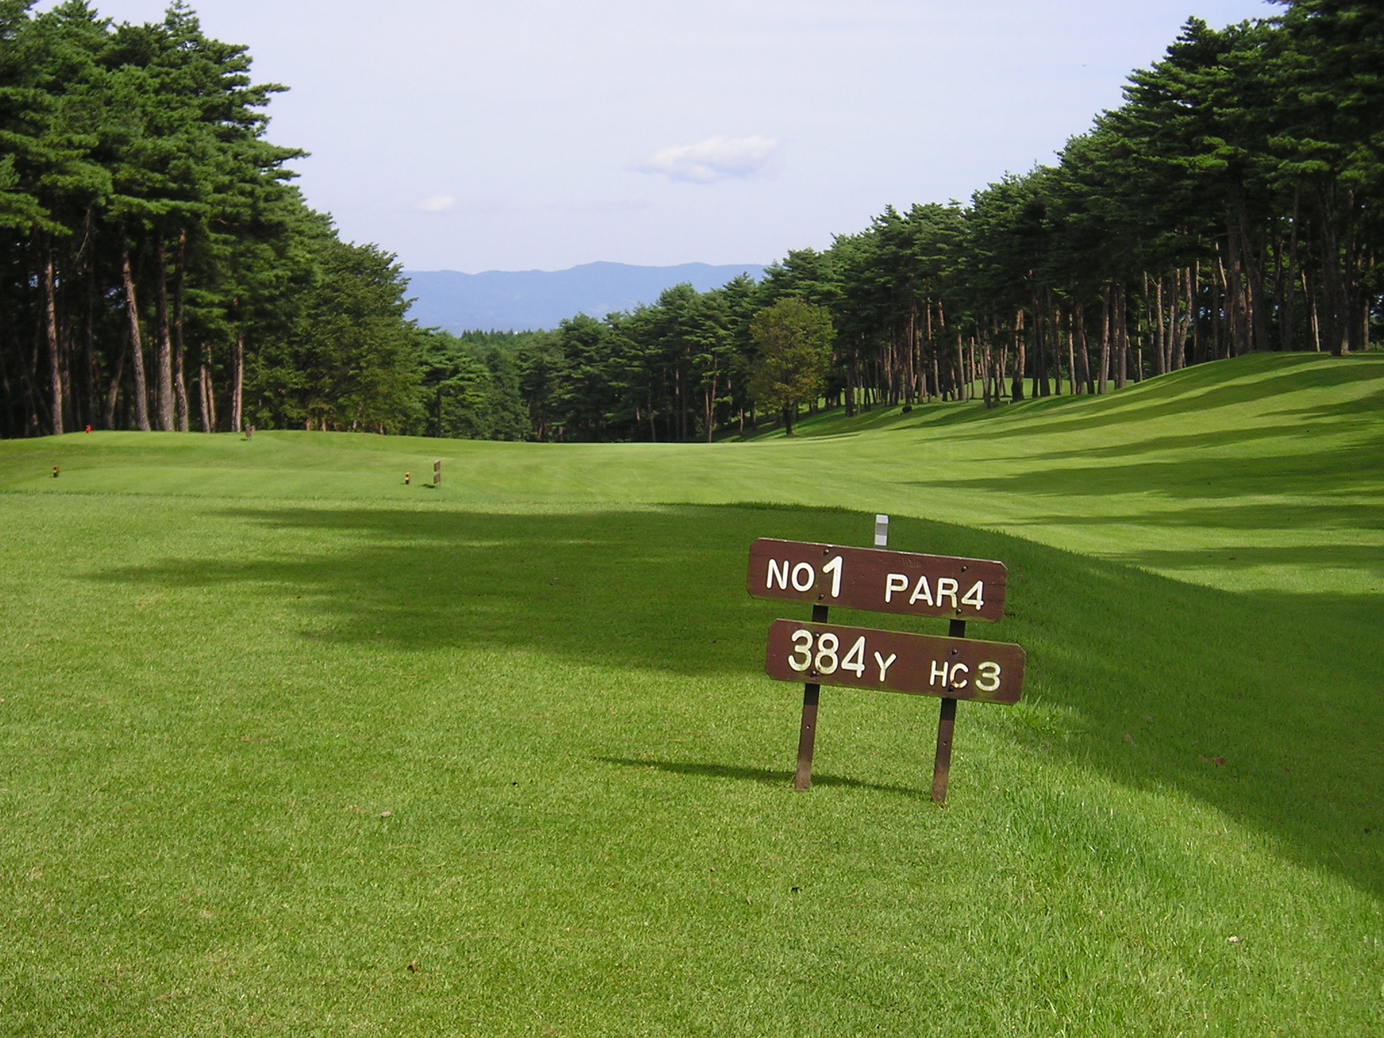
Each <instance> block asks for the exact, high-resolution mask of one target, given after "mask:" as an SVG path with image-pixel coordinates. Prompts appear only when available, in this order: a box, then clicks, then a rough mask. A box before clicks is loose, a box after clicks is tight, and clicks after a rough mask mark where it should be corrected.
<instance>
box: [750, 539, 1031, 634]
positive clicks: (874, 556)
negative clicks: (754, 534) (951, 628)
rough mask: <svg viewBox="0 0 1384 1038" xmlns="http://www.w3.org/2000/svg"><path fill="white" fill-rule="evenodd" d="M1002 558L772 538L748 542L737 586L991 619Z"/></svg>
mask: <svg viewBox="0 0 1384 1038" xmlns="http://www.w3.org/2000/svg"><path fill="white" fill-rule="evenodd" d="M1006 572H1007V571H1006V570H1005V568H1004V563H1002V562H991V561H989V560H986V559H962V558H954V557H952V556H948V555H917V554H914V553H913V552H906V551H886V550H883V549H880V548H849V547H843V546H841V545H839V544H814V543H811V542H808V541H780V540H775V539H773V538H769V537H761V538H760V539H759V540H757V541H755V542H754V544H752V545H751V546H750V568H749V573H748V575H747V576H746V578H745V589H746V590H747V591H749V593H750V594H751V595H753V596H755V597H756V598H776V599H783V600H785V601H789V602H810V603H811V604H813V605H822V606H843V607H845V608H847V609H867V610H870V611H871V612H877V613H904V614H908V615H911V616H946V617H951V618H952V619H955V620H991V621H993V620H998V619H999V618H1000V617H1001V616H1002V615H1003V614H1004V585H1005V577H1006Z"/></svg>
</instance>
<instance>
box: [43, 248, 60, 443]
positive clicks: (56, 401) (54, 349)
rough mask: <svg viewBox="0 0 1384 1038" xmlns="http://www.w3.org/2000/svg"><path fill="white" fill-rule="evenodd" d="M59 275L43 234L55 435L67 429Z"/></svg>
mask: <svg viewBox="0 0 1384 1038" xmlns="http://www.w3.org/2000/svg"><path fill="white" fill-rule="evenodd" d="M56 280H57V275H56V273H55V271H54V267H53V244H52V242H51V241H49V239H48V236H47V235H44V236H43V325H44V328H43V330H44V336H45V338H46V339H47V341H48V380H49V389H50V390H51V391H52V394H53V403H52V408H53V413H52V428H53V435H55V436H61V435H62V433H63V432H64V431H65V430H64V428H63V420H62V410H63V408H62V405H63V377H62V374H63V363H62V347H61V343H60V340H59V337H58V300H57V289H56V285H55V282H56Z"/></svg>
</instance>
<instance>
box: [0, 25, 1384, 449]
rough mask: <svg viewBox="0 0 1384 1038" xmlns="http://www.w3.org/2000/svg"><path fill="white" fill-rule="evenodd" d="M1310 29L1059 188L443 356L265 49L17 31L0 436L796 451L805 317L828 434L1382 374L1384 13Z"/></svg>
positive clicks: (0, 113)
mask: <svg viewBox="0 0 1384 1038" xmlns="http://www.w3.org/2000/svg"><path fill="white" fill-rule="evenodd" d="M1280 2H1281V3H1283V8H1284V9H1283V12H1282V14H1281V15H1279V16H1277V17H1275V18H1274V19H1270V20H1266V21H1254V22H1244V23H1241V24H1238V25H1232V26H1228V27H1226V28H1224V29H1219V30H1217V29H1212V28H1211V27H1209V26H1208V25H1206V24H1205V23H1204V22H1202V21H1200V20H1198V19H1190V20H1189V21H1188V22H1187V23H1186V25H1185V26H1184V28H1183V30H1182V32H1181V34H1180V35H1179V37H1178V38H1177V40H1176V41H1174V42H1173V43H1172V45H1171V46H1170V47H1169V48H1168V50H1167V52H1166V55H1165V57H1164V59H1163V60H1161V61H1160V62H1158V63H1157V64H1155V65H1154V66H1153V67H1151V68H1148V69H1141V70H1137V71H1135V72H1134V73H1132V74H1131V75H1130V77H1129V80H1128V83H1127V85H1126V89H1125V101H1124V104H1123V105H1122V106H1121V107H1120V108H1118V109H1116V110H1114V111H1109V112H1103V113H1101V114H1100V115H1099V116H1098V117H1097V118H1096V119H1095V120H1094V123H1093V125H1092V128H1091V129H1090V130H1089V131H1088V132H1087V133H1085V134H1083V135H1081V136H1079V137H1075V138H1073V139H1072V140H1070V141H1068V142H1067V144H1066V146H1065V147H1064V148H1063V149H1062V151H1061V152H1060V154H1059V156H1058V161H1057V162H1056V164H1054V165H1039V166H1036V167H1035V168H1034V169H1032V170H1031V171H1029V172H1028V173H1026V174H1023V175H1007V176H1005V177H1004V178H1003V179H1001V180H1000V181H999V182H997V183H993V184H990V185H988V186H986V187H984V188H983V189H980V190H977V191H976V192H975V193H974V194H973V195H972V196H971V198H970V200H969V202H968V203H966V204H961V203H958V202H949V203H946V204H939V203H930V204H917V205H914V206H912V207H911V208H910V209H908V210H907V211H906V212H900V211H898V210H896V209H894V208H893V207H889V208H886V209H885V210H884V212H883V213H881V214H880V215H879V216H877V217H875V218H874V219H873V220H872V221H871V224H870V226H869V227H867V228H865V229H863V230H861V231H859V232H857V233H853V234H842V235H839V236H838V237H836V239H835V240H834V243H833V245H832V246H831V247H830V248H829V249H825V250H820V251H819V250H813V249H802V250H796V251H792V252H789V253H788V254H787V256H786V257H785V258H784V259H783V260H782V261H780V262H778V263H776V264H774V265H772V266H771V267H770V268H769V269H768V271H767V273H766V276H765V278H764V279H763V281H762V282H760V283H758V284H756V283H755V282H753V281H751V280H750V279H748V278H738V279H736V280H734V281H732V282H730V283H728V284H727V285H725V286H723V287H722V288H720V289H716V290H714V291H711V292H705V293H698V292H696V291H694V290H693V289H691V288H690V287H689V286H686V285H682V286H678V287H676V288H674V289H670V290H668V291H667V292H665V293H664V294H663V296H662V297H660V299H659V300H658V301H657V302H656V303H654V304H652V305H650V306H646V307H640V308H638V309H636V310H634V311H632V312H628V313H617V314H611V315H609V316H607V317H606V318H604V319H601V320H597V319H595V318H592V317H588V316H585V315H577V316H574V317H573V318H570V319H569V320H567V321H564V322H563V323H562V325H561V326H560V327H559V328H557V329H555V330H553V331H550V332H543V333H532V334H523V335H494V334H492V335H484V334H474V335H468V336H463V337H461V338H460V339H458V338H455V337H452V336H448V335H445V334H443V333H440V332H437V331H423V330H420V329H418V328H416V327H414V326H413V324H412V323H411V322H410V321H409V320H408V319H407V317H406V309H407V301H406V291H407V284H406V281H405V279H404V278H403V275H402V272H401V271H400V269H399V268H398V266H397V264H396V263H395V262H394V258H393V257H392V256H391V255H389V254H387V253H384V252H382V251H380V250H379V249H378V248H376V247H374V246H359V245H353V244H348V243H344V242H342V241H340V240H339V238H338V236H337V234H336V232H335V230H334V228H333V226H332V223H331V220H330V218H329V217H326V216H324V215H322V214H318V213H315V212H313V211H312V210H311V209H310V208H309V207H308V206H307V205H306V204H305V203H304V201H303V199H302V197H301V196H300V194H299V193H298V191H297V190H296V189H295V188H294V187H293V185H292V183H291V179H292V175H291V172H290V171H289V169H288V164H289V163H290V162H291V161H292V160H293V159H294V158H296V157H297V156H298V155H299V154H301V153H300V152H297V151H295V150H293V149H291V148H283V147H278V146H275V145H273V144H271V143H269V141H268V140H267V139H266V128H267V124H268V119H267V115H266V108H267V106H268V104H269V102H270V100H271V99H272V97H273V95H274V93H275V92H277V91H279V90H282V89H283V88H282V87H279V86H276V85H266V84H255V83H254V82H253V81H252V79H251V78H250V58H249V54H248V51H247V49H246V48H245V47H243V46H239V45H230V44H225V43H221V42H218V41H216V40H212V39H209V38H208V37H206V36H205V35H204V34H203V33H202V31H201V28H200V25H199V23H198V20H197V18H196V16H195V14H194V13H193V12H192V10H191V9H190V8H189V7H188V6H187V5H186V4H185V3H183V2H182V0H176V2H175V3H173V5H172V6H171V7H170V8H169V9H168V12H167V15H166V17H165V18H164V20H163V21H162V22H160V23H157V24H151V25H128V24H120V25H115V24H112V23H111V22H110V21H109V20H107V19H103V18H101V17H100V16H99V15H98V14H97V13H96V11H95V10H94V9H93V8H92V7H91V6H90V5H88V4H87V3H86V2H85V0H68V2H66V3H63V4H61V5H60V6H58V7H56V8H54V9H52V10H51V11H48V12H45V13H42V14H35V13H33V12H32V11H31V7H32V0H0V392H2V393H3V397H0V435H5V436H20V435H36V434H44V433H52V432H63V431H68V430H72V429H77V428H81V427H83V426H85V425H91V426H94V427H98V428H112V429H114V428H134V429H166V430H187V429H194V428H195V429H201V430H205V431H214V430H225V429H240V428H242V427H243V426H244V425H248V424H255V423H258V424H259V425H261V426H273V425H277V426H297V427H300V428H309V429H356V430H369V431H379V432H411V433H420V434H425V435H434V436H476V437H486V438H497V439H520V438H536V439H568V440H612V439H620V440H628V439H647V440H692V439H702V438H706V439H709V438H711V437H712V436H714V435H715V434H716V433H718V432H720V431H724V430H726V429H728V428H739V429H743V428H746V427H750V426H753V425H755V424H756V423H758V422H759V421H761V420H762V419H763V418H764V417H765V416H766V415H765V412H768V417H771V418H774V419H778V418H779V417H783V418H784V419H786V420H790V421H791V417H792V415H791V414H784V413H783V412H782V405H783V400H784V399H787V398H784V397H782V396H781V395H774V397H773V400H772V401H771V400H770V395H771V394H770V393H769V391H768V390H766V389H765V386H766V385H767V384H768V383H766V381H765V378H764V369H765V363H766V358H765V357H764V355H763V353H762V343H761V342H759V341H758V340H757V339H756V337H755V336H754V335H753V334H752V326H753V323H754V319H755V316H756V315H757V314H760V313H761V312H763V311H765V310H766V309H767V308H769V307H771V306H773V305H774V304H776V303H777V302H779V301H780V300H783V299H785V298H795V299H798V300H802V301H803V302H805V303H807V304H809V305H810V306H812V307H814V308H816V309H817V310H820V311H822V312H823V313H824V314H825V315H827V316H829V326H830V330H831V332H830V334H831V347H830V349H829V350H828V351H827V355H826V356H825V357H824V358H821V361H820V363H821V368H822V370H821V371H820V376H821V382H820V386H821V391H820V393H819V394H817V395H814V397H813V399H812V400H810V401H806V403H807V404H808V405H809V406H815V405H816V404H817V403H818V402H820V403H825V404H827V405H842V406H844V407H845V409H846V410H847V412H848V413H854V412H856V411H857V410H860V409H866V408H870V407H872V406H876V405H889V406H895V405H900V404H902V405H904V406H909V405H912V404H914V403H918V402H922V401H926V400H929V399H936V398H944V399H970V398H972V397H982V398H984V400H985V401H986V402H987V403H994V402H998V401H1000V400H1005V399H1010V400H1018V399H1022V398H1024V397H1026V396H1045V395H1049V394H1053V393H1063V392H1067V393H1099V392H1105V391H1106V390H1107V389H1108V388H1111V387H1113V388H1119V387H1121V386H1123V385H1125V384H1126V383H1127V382H1130V381H1138V380H1140V379H1142V378H1144V377H1147V376H1150V375H1155V374H1161V373H1164V372H1168V371H1173V370H1177V369H1179V368H1181V367H1184V366H1185V365H1188V364H1194V363H1198V362H1201V361H1205V360H1210V359H1215V358H1221V357H1228V356H1235V355H1239V354H1243V353H1246V352H1249V351H1252V350H1274V349H1310V350H1322V351H1329V352H1334V353H1337V354H1342V353H1346V352H1350V351H1357V350H1362V349H1366V348H1368V347H1369V346H1370V343H1371V336H1372V334H1377V331H1374V332H1372V326H1374V327H1375V328H1377V326H1378V324H1379V322H1380V320H1381V300H1384V283H1382V282H1381V276H1380V272H1379V268H1378V265H1377V259H1378V256H1379V252H1380V246H1381V243H1384V211H1382V210H1384V207H1382V206H1381V204H1380V203H1381V201H1384V5H1380V4H1378V3H1375V2H1362V0H1353V2H1352V0H1280ZM812 363H813V364H814V365H815V364H817V363H818V360H817V359H815V358H814V359H813V361H812ZM802 384H803V385H814V386H815V385H817V383H815V382H812V381H811V380H808V381H806V382H803V383H802ZM756 396H758V397H759V399H757V398H756ZM796 406H797V405H796V404H794V405H793V407H794V409H796Z"/></svg>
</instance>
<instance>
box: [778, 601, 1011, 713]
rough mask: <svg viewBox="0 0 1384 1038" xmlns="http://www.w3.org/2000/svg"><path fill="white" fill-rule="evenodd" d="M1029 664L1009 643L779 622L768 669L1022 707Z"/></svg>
mask: <svg viewBox="0 0 1384 1038" xmlns="http://www.w3.org/2000/svg"><path fill="white" fill-rule="evenodd" d="M1024 661H1025V656H1024V650H1023V649H1022V648H1021V647H1020V646H1018V645H1011V644H1009V643H1008V642H986V641H978V640H976V639H973V638H939V637H933V636H932V635H926V634H908V633H906V632H903V631H875V630H866V629H865V628H862V627H843V626H841V625H840V624H823V623H802V622H800V621H797V620H775V621H774V622H773V624H772V625H771V626H770V628H769V645H768V649H767V650H766V652H765V657H764V671H765V673H767V674H768V675H769V676H770V677H771V678H777V679H778V680H780V681H801V682H804V683H812V684H818V685H838V686H841V687H844V688H871V689H878V690H880V691H883V692H907V693H911V694H912V695H919V696H942V697H944V698H948V699H974V700H979V701H981V702H985V703H1017V702H1018V701H1019V696H1020V695H1022V694H1023V685H1024Z"/></svg>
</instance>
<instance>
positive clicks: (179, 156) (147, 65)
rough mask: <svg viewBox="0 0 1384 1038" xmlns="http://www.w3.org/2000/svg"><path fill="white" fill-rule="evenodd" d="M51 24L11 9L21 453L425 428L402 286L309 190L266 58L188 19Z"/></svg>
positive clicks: (9, 429)
mask: <svg viewBox="0 0 1384 1038" xmlns="http://www.w3.org/2000/svg"><path fill="white" fill-rule="evenodd" d="M31 7H32V0H0V390H2V391H3V397H0V434H3V435H6V436H16V435H31V434H36V433H48V432H56V433H61V432H63V431H66V430H71V429H75V428H81V427H83V426H86V425H91V426H94V427H98V428H136V429H162V430H187V429H190V428H199V429H202V430H206V431H211V430H216V429H239V428H241V427H242V426H244V425H251V424H255V423H259V424H261V425H298V426H300V427H306V428H320V429H370V430H379V431H402V430H404V429H406V428H408V427H410V426H411V425H412V424H416V423H417V422H419V421H421V416H422V410H421V406H420V396H419V394H420V389H419V371H418V355H419V353H420V350H421V347H422V341H423V340H422V338H421V336H420V333H419V332H418V331H417V329H415V328H413V327H412V325H411V324H410V323H409V322H408V321H407V320H406V319H405V317H404V311H405V309H406V305H407V304H406V301H405V299H404V290H405V288H406V284H405V282H404V279H403V277H402V273H401V271H400V270H399V268H398V266H397V265H396V264H395V263H394V260H393V257H392V256H389V255H387V254H385V253H383V252H381V251H380V250H379V249H377V248H375V247H374V246H357V245H349V244H345V243H343V242H341V241H340V240H339V239H338V238H337V235H336V233H335V231H334V229H333V227H332V225H331V221H330V219H329V218H327V217H325V216H322V215H321V214H318V213H314V212H313V211H312V210H310V209H309V208H308V207H307V206H306V205H305V204H304V202H303V200H302V198H301V196H300V195H299V193H298V192H297V191H296V189H294V188H293V187H292V186H291V184H290V179H291V173H290V172H289V170H288V169H287V163H288V162H289V161H291V160H292V159H293V158H295V157H297V156H298V155H300V154H301V153H300V152H298V151H296V150H293V149H290V148H282V147H276V146H274V145H273V144H270V143H269V142H268V141H267V140H266V138H265V129H266V126H267V123H268V119H267V116H266V115H265V111H264V109H265V107H266V106H267V104H268V102H269V100H270V99H271V97H272V96H273V95H274V94H275V93H276V92H278V91H280V90H282V89H283V88H282V87H279V86H276V85H272V84H255V83H253V82H252V81H251V79H250V76H249V69H250V58H249V55H248V52H247V49H246V48H245V47H243V46H238V45H231V44H226V43H221V42H219V41H217V40H213V39H210V38H208V37H207V36H206V35H205V34H204V33H203V32H202V31H201V27H200V25H199V23H198V20H197V18H196V16H195V15H194V14H193V13H192V11H191V9H190V8H189V7H188V6H186V5H185V4H183V3H182V2H175V3H174V4H173V5H172V6H171V7H170V8H169V9H168V12H167V15H166V17H165V18H164V20H163V21H162V22H161V23H157V24H151V25H130V24H121V25H113V24H112V23H111V22H110V20H109V19H104V18H102V17H100V16H99V15H98V14H97V13H96V12H95V10H94V9H93V8H92V7H91V6H89V5H88V4H87V3H85V2H84V0H68V2H66V3H63V4H61V5H60V6H58V7H56V8H54V9H52V10H50V11H47V12H44V13H40V14H34V13H32V12H31V10H30V8H31Z"/></svg>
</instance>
